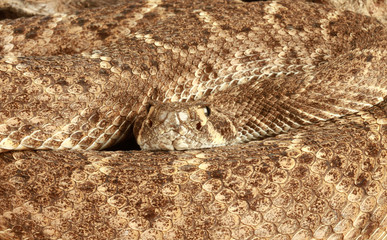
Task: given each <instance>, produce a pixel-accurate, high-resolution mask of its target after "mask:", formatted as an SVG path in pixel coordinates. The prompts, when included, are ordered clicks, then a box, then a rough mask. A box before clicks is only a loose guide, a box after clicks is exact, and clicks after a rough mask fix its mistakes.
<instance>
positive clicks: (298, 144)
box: [0, 1, 387, 239]
mask: <svg viewBox="0 0 387 240" xmlns="http://www.w3.org/2000/svg"><path fill="white" fill-rule="evenodd" d="M153 3H154V2H153ZM270 6H271V7H270ZM281 6H282V7H281ZM284 7H285V8H284ZM252 13H255V14H252ZM246 16H248V17H246ZM0 24H1V25H2V26H1V29H0V41H1V46H2V48H1V51H2V52H1V54H2V56H3V59H2V60H1V62H0V80H1V82H0V84H1V88H0V91H1V92H0V100H1V103H2V105H1V109H0V139H1V141H2V142H3V143H2V144H3V145H2V146H3V147H4V146H5V147H15V148H23V147H32V148H48V149H51V148H58V147H62V148H70V147H76V148H78V149H86V148H93V149H99V148H100V147H103V146H106V145H109V144H113V143H114V142H116V141H117V139H118V138H119V137H120V136H121V134H122V133H123V132H126V130H127V128H128V127H129V126H130V125H131V124H132V123H133V121H134V118H135V116H136V115H137V114H138V112H140V111H143V110H144V109H143V108H144V107H142V106H145V104H146V102H147V101H148V100H159V101H160V100H163V99H166V100H167V101H175V100H178V99H183V100H193V99H196V98H197V99H200V98H205V97H208V96H209V95H211V96H210V98H209V100H210V101H211V103H212V104H216V106H219V107H221V106H224V109H225V111H226V112H227V113H229V114H230V118H233V119H235V122H234V123H235V124H236V125H237V126H238V131H239V132H240V133H242V135H244V136H247V137H246V139H245V140H249V139H250V138H251V136H252V137H255V136H254V133H256V132H259V134H262V135H265V134H267V135H272V134H276V133H279V132H283V131H288V130H289V129H291V128H295V127H299V126H303V125H308V124H309V126H307V127H304V128H301V129H296V130H292V131H290V132H289V133H287V134H283V135H279V136H277V137H274V138H268V139H265V140H262V141H258V142H253V143H249V144H245V145H235V146H230V147H223V148H217V149H210V150H206V151H188V152H169V153H166V152H93V151H84V152H69V151H12V152H5V153H1V155H0V238H1V239H26V238H27V239H28V238H29V239H50V238H51V239H59V238H60V239H115V238H117V239H138V238H142V239H149V238H151V237H152V236H154V237H155V238H156V239H157V238H165V239H184V238H186V239H190V238H191V239H312V238H315V239H342V238H344V239H345V238H346V239H370V238H373V239H383V237H386V230H387V229H386V228H387V223H386V221H387V220H386V211H387V210H386V209H387V200H386V198H387V174H386V165H387V163H386V159H387V157H386V151H387V149H386V148H387V147H386V135H387V133H386V129H385V128H386V127H385V124H386V122H387V120H386V106H385V105H386V104H385V103H384V102H382V101H383V98H384V97H385V96H386V82H387V80H386V78H385V76H386V75H387V74H386V71H387V67H386V62H387V61H386V56H387V53H386V49H385V46H386V39H387V37H386V36H387V34H386V30H385V27H384V26H383V25H382V24H380V23H379V22H378V21H376V20H375V19H372V18H368V17H365V16H361V15H356V14H353V13H350V12H340V11H336V10H335V9H332V8H330V7H326V6H323V5H314V4H304V3H301V2H299V3H293V2H290V1H289V2H286V1H285V2H284V3H277V4H274V3H270V2H260V3H249V4H248V5H247V4H245V3H235V2H226V3H225V2H224V1H211V2H202V1H189V2H188V1H187V2H186V1H179V2H175V1H173V2H172V1H163V4H159V5H158V6H155V5H154V4H149V3H148V4H147V3H146V2H142V1H140V2H137V1H136V2H132V3H129V4H127V5H124V6H120V7H111V8H109V7H104V8H101V9H94V10H86V11H84V12H80V13H78V14H77V15H75V16H66V15H55V16H53V17H34V18H27V19H16V20H4V21H2V22H1V23H0ZM187 33H189V34H187ZM94 50H99V51H94ZM93 51H94V52H93ZM17 57H21V58H17ZM267 66H270V68H269V69H267V68H265V67H267ZM265 69H266V70H265ZM234 73H238V74H239V75H238V74H236V75H233V74H234ZM273 73H274V74H273ZM280 73H281V74H280ZM254 74H255V75H258V76H255V77H254V78H252V79H249V80H247V79H246V78H245V79H244V78H243V75H247V76H252V75H254ZM285 75H286V77H285ZM237 79H242V80H241V82H240V83H241V85H237V84H236V83H235V82H234V83H232V84H230V86H231V88H230V89H228V90H227V89H226V90H224V91H218V90H219V89H217V88H216V86H218V87H219V84H222V83H226V85H227V83H229V82H232V81H233V80H237ZM195 81H196V83H195ZM197 82H206V85H205V87H206V89H204V90H203V89H200V88H195V87H194V86H193V85H194V83H195V84H197ZM186 89H191V90H190V91H184V90H186ZM208 89H215V90H214V91H213V92H212V93H211V94H210V92H209V91H207V90H208ZM226 93H227V96H230V98H225V97H224V96H226ZM242 93H243V94H242ZM232 97H234V98H232ZM231 99H233V100H235V101H231ZM230 103H232V104H231V105H230ZM373 105H376V106H374V107H372V106H373ZM359 111H360V112H359ZM351 112H359V113H353V114H352V115H351ZM255 114H256V115H255ZM340 116H343V117H341V118H338V117H340ZM332 118H336V120H328V121H326V122H321V121H322V120H326V119H332ZM46 123H49V124H50V125H48V124H46ZM265 126H266V127H268V128H267V129H266V130H265V131H264V130H262V128H263V127H265ZM277 127H278V128H277ZM270 129H271V130H270ZM57 131H60V134H58V132H57ZM53 134H54V135H55V134H56V135H55V137H53ZM66 139H67V140H66ZM108 139H110V142H109V143H108V144H105V141H107V140H108ZM63 141H65V143H64V142H63Z"/></svg>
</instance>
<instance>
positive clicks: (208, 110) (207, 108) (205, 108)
mask: <svg viewBox="0 0 387 240" xmlns="http://www.w3.org/2000/svg"><path fill="white" fill-rule="evenodd" d="M210 113H211V110H210V108H209V107H208V106H205V107H204V115H206V116H207V117H209V116H210Z"/></svg>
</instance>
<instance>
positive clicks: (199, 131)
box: [134, 102, 237, 150]
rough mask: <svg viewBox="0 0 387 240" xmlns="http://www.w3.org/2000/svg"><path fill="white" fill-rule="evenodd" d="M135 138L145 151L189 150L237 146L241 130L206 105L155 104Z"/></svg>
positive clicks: (139, 120) (141, 121)
mask: <svg viewBox="0 0 387 240" xmlns="http://www.w3.org/2000/svg"><path fill="white" fill-rule="evenodd" d="M134 135H135V137H136V140H137V143H138V144H139V145H140V147H141V149H143V150H188V149H200V148H210V147H217V146H224V145H229V144H233V143H235V141H236V138H237V131H236V128H235V127H234V125H233V123H232V122H231V121H230V120H229V119H228V117H227V116H225V115H224V114H222V113H220V112H219V111H217V109H216V108H214V107H212V106H210V105H209V104H206V103H201V102H193V103H155V104H151V105H150V106H149V108H148V109H147V111H146V112H143V113H142V114H140V115H139V116H138V117H137V119H136V122H135V125H134Z"/></svg>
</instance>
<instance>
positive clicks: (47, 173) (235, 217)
mask: <svg viewBox="0 0 387 240" xmlns="http://www.w3.org/2000/svg"><path fill="white" fill-rule="evenodd" d="M386 116H387V105H386V104H385V103H383V104H381V105H380V106H378V107H374V108H373V109H372V110H371V111H367V112H361V113H360V114H356V115H354V116H348V117H346V118H344V119H340V120H337V121H329V122H326V123H322V124H318V125H312V126H309V127H306V128H304V129H299V130H297V131H291V132H290V133H288V134H286V135H279V136H277V137H274V138H268V139H266V140H263V141H261V142H251V143H248V144H245V145H241V146H238V145H237V146H229V147H223V148H221V149H210V150H207V151H187V152H144V151H134V152H67V151H38V152H35V151H19V152H8V153H3V154H2V155H1V162H0V169H1V172H0V173H1V175H0V176H1V183H0V190H1V191H0V193H1V194H0V200H1V201H0V209H1V216H0V229H1V231H0V236H1V239H22V237H23V239H25V238H28V239H50V238H51V239H58V238H61V239H139V238H140V236H141V238H142V239H153V238H151V236H153V237H155V239H160V237H163V239H312V237H315V239H342V237H343V236H345V237H346V239H382V238H378V237H381V236H383V234H385V233H386V232H385V231H386V226H387V217H386V211H387V174H386V167H387V147H386V146H387V144H386V143H387V138H386V136H387V132H386V131H387V124H386V123H387V117H386ZM371 236H373V237H374V238H371ZM384 236H385V235H384ZM157 237H159V238H157ZM329 237H331V238H329ZM357 237H359V238H357Z"/></svg>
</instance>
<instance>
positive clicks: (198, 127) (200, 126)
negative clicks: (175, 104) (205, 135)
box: [196, 122, 202, 130]
mask: <svg viewBox="0 0 387 240" xmlns="http://www.w3.org/2000/svg"><path fill="white" fill-rule="evenodd" d="M196 129H197V130H200V129H202V124H201V123H200V122H198V123H197V124H196Z"/></svg>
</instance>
